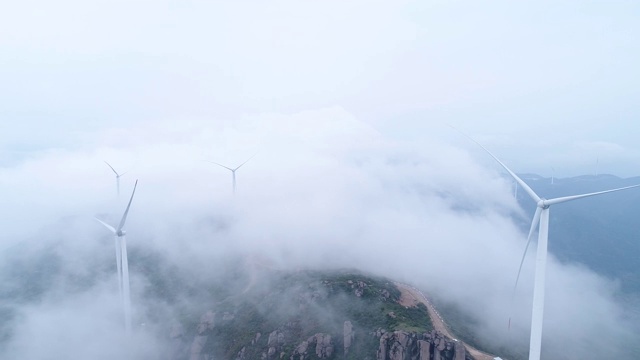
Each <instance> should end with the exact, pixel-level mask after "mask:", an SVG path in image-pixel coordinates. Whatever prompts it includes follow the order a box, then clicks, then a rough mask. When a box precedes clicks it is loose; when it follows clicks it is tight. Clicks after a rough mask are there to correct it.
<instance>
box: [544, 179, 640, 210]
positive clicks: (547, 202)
mask: <svg viewBox="0 0 640 360" xmlns="http://www.w3.org/2000/svg"><path fill="white" fill-rule="evenodd" d="M638 186H640V184H637V185H631V186H625V187H621V188H617V189H611V190H605V191H598V192H594V193H589V194H582V195H572V196H563V197H559V198H555V199H549V200H544V204H545V205H547V206H551V205H554V204H560V203H563V202H566V201H571V200H576V199H582V198H585V197H588V196H594V195H600V194H606V193H610V192H614V191H620V190H626V189H631V188H634V187H638Z"/></svg>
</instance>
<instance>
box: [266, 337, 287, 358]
mask: <svg viewBox="0 0 640 360" xmlns="http://www.w3.org/2000/svg"><path fill="white" fill-rule="evenodd" d="M283 345H284V333H282V332H281V331H278V330H274V331H272V332H271V333H270V334H269V340H267V347H268V350H267V357H266V358H267V359H273V358H274V357H275V355H276V353H281V352H282V346H283Z"/></svg>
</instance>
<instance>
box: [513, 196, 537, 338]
mask: <svg viewBox="0 0 640 360" xmlns="http://www.w3.org/2000/svg"><path fill="white" fill-rule="evenodd" d="M540 213H542V208H541V207H539V206H538V207H536V212H535V214H533V220H532V221H531V228H530V229H529V235H528V236H527V245H525V247H524V253H523V254H522V259H521V260H520V267H518V275H516V282H515V284H514V285H513V290H512V291H511V309H512V310H511V311H513V302H514V300H515V298H516V289H517V288H518V281H519V280H520V273H521V272H522V265H523V264H524V259H525V258H526V257H527V250H529V244H531V239H532V238H533V233H534V232H535V230H536V226H538V222H539V221H540ZM509 328H511V315H509Z"/></svg>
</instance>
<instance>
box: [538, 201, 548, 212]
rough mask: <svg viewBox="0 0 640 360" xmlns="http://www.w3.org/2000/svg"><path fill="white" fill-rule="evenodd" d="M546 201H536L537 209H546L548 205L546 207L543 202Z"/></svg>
mask: <svg viewBox="0 0 640 360" xmlns="http://www.w3.org/2000/svg"><path fill="white" fill-rule="evenodd" d="M546 200H547V199H541V200H540V201H538V204H537V205H538V207H539V208H541V209H543V210H544V209H548V208H549V205H547V203H546V202H545V201H546Z"/></svg>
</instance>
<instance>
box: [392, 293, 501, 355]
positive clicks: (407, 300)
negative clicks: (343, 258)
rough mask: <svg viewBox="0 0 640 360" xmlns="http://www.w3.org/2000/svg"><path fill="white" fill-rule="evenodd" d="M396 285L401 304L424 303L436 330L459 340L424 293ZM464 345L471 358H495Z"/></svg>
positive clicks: (413, 304) (414, 304)
mask: <svg viewBox="0 0 640 360" xmlns="http://www.w3.org/2000/svg"><path fill="white" fill-rule="evenodd" d="M395 284H396V286H397V287H398V289H399V290H400V293H401V296H400V304H402V305H404V306H416V305H417V304H418V303H423V304H424V305H425V306H426V307H427V310H428V311H429V316H430V317H431V320H432V322H433V327H434V329H436V330H437V331H440V332H441V333H442V334H444V335H445V336H446V337H449V338H451V339H457V338H456V337H455V336H454V335H453V334H452V333H451V331H450V330H449V328H448V327H447V325H446V324H445V322H444V320H443V319H442V317H441V316H440V314H439V313H438V311H437V310H436V309H435V307H434V306H433V304H432V303H431V301H429V298H427V297H426V296H425V295H424V294H423V293H422V291H420V290H418V289H416V288H414V287H411V286H409V285H406V284H401V283H395ZM463 344H464V347H465V348H466V349H467V352H468V353H469V354H471V356H473V358H474V359H476V360H493V359H494V358H495V357H494V356H492V355H489V354H487V353H485V352H482V351H480V350H478V349H476V348H474V347H472V346H470V345H469V344H467V343H463Z"/></svg>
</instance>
